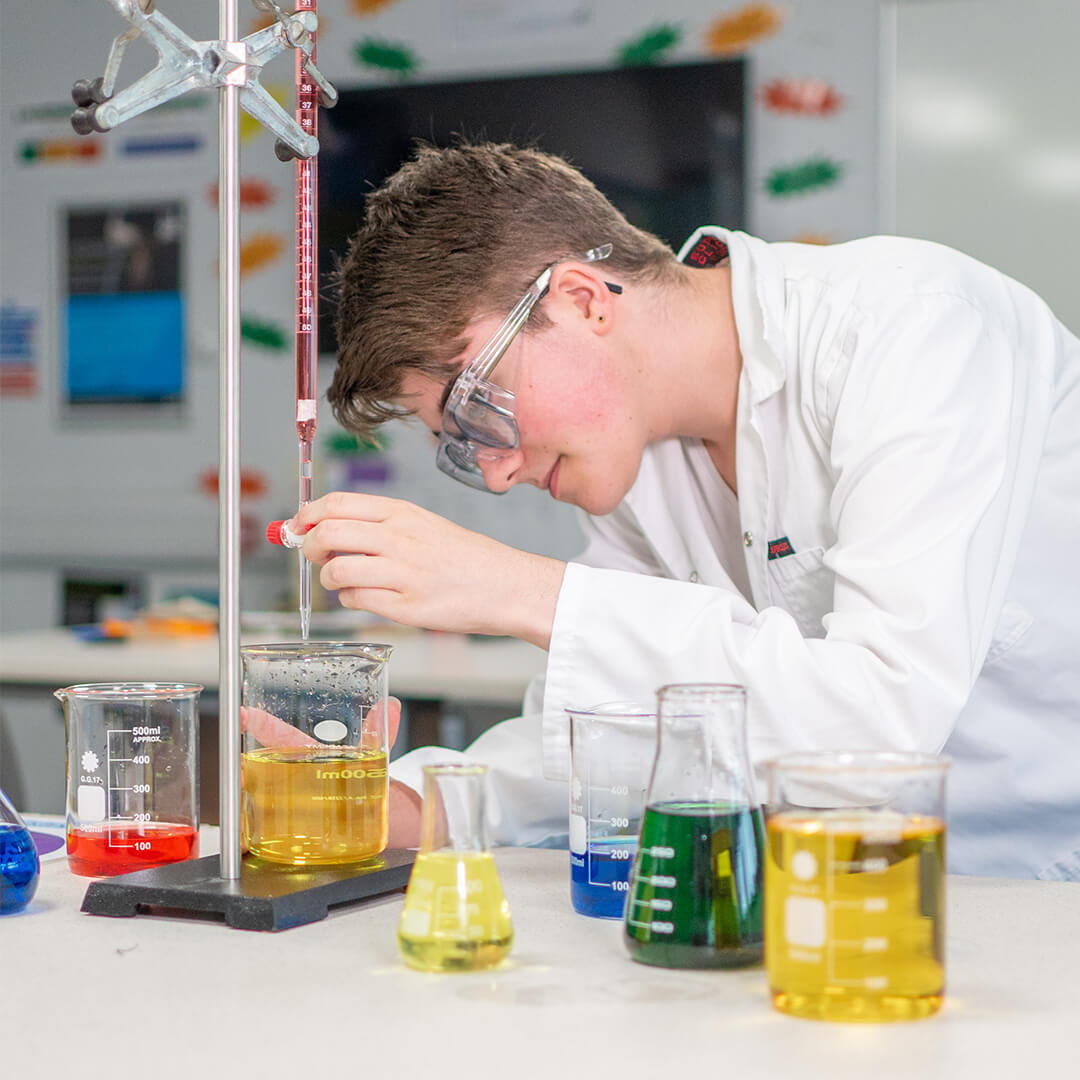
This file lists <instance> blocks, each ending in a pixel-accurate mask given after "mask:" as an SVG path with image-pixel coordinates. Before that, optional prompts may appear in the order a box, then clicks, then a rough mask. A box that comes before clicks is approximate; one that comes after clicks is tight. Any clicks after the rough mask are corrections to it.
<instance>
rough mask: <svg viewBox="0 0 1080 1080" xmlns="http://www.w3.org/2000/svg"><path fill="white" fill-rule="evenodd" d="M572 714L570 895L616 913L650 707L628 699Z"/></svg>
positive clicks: (637, 811)
mask: <svg viewBox="0 0 1080 1080" xmlns="http://www.w3.org/2000/svg"><path fill="white" fill-rule="evenodd" d="M566 712H567V714H568V715H569V717H570V902H571V903H572V904H573V906H574V910H575V911H577V912H579V913H580V914H582V915H591V916H593V917H594V918H600V919H621V918H622V917H623V915H624V914H625V911H626V894H627V892H628V891H629V888H630V867H631V865H632V863H633V860H634V856H635V855H636V854H637V848H638V833H640V832H641V815H642V813H643V812H644V809H645V789H646V788H647V787H648V785H649V774H650V773H651V771H652V764H653V760H654V758H655V757H656V713H655V711H654V710H653V709H651V708H646V707H645V706H644V705H636V704H634V703H633V702H625V701H620V702H611V703H608V704H604V705H597V706H594V707H593V708H591V709H567V710H566Z"/></svg>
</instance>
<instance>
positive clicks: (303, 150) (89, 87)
mask: <svg viewBox="0 0 1080 1080" xmlns="http://www.w3.org/2000/svg"><path fill="white" fill-rule="evenodd" d="M107 2H108V3H110V4H111V5H112V6H113V7H114V8H115V9H116V11H117V12H118V13H119V14H120V15H121V16H122V17H123V18H125V19H126V20H127V21H128V22H129V23H130V24H131V25H130V26H129V27H128V29H127V30H125V31H124V32H123V33H122V34H119V35H118V36H117V37H116V38H115V40H114V41H113V43H112V47H111V48H110V49H109V56H108V59H107V60H106V63H105V74H104V75H103V76H101V77H100V78H96V79H79V80H78V81H77V82H76V83H75V85H74V86H73V87H72V88H71V97H72V100H73V101H74V102H75V105H76V109H75V111H74V113H73V114H72V117H71V126H72V127H73V128H74V129H75V131H76V132H78V134H80V135H89V134H90V133H91V132H95V131H96V132H105V131H110V130H111V129H112V128H114V127H117V126H118V125H119V124H122V123H124V121H126V120H130V119H131V118H132V117H135V116H138V115H140V114H141V113H144V112H147V111H148V110H150V109H153V108H154V107H155V106H157V105H161V104H163V103H164V102H166V101H171V100H172V99H173V98H176V97H179V96H180V95H181V94H185V93H187V92H188V91H189V90H195V89H201V88H208V87H209V88H213V89H218V88H220V87H223V86H237V87H239V89H240V93H239V102H240V107H241V108H242V109H243V110H244V111H245V112H246V113H248V115H250V116H252V117H253V118H254V119H256V120H258V121H259V123H261V124H262V125H263V127H265V128H266V129H267V130H269V131H270V132H272V133H273V134H274V135H275V136H276V137H277V143H276V146H277V147H278V148H279V149H277V155H278V157H279V158H281V160H289V159H290V158H301V159H308V158H312V157H314V156H315V155H316V154H317V153H318V152H319V140H318V139H317V138H316V137H315V136H314V135H310V134H308V133H307V132H305V131H304V129H303V128H302V127H301V126H300V124H299V123H297V121H296V120H295V118H294V117H292V116H290V115H289V113H288V112H286V110H285V109H283V108H282V107H281V106H280V105H279V104H278V103H277V102H276V101H275V100H274V99H273V97H272V96H271V95H270V93H269V91H267V90H266V89H265V87H263V86H262V85H261V84H260V82H259V76H260V75H261V74H262V69H263V66H264V65H265V64H266V63H268V62H269V61H270V60H272V59H273V58H274V57H275V56H277V55H278V54H279V53H281V52H284V51H285V50H286V49H297V50H299V51H300V52H301V53H302V54H303V56H304V61H303V64H304V69H305V71H307V72H308V74H309V75H310V77H311V79H312V81H313V82H315V83H316V85H317V86H318V88H319V98H320V103H321V104H323V105H324V106H327V107H329V106H330V105H333V104H336V102H337V97H338V95H337V91H336V90H335V89H334V87H333V86H331V84H330V83H329V82H328V81H327V80H326V78H325V77H324V76H323V75H322V73H321V72H320V71H319V70H318V68H316V66H315V64H314V63H313V62H312V60H311V53H312V35H313V34H314V33H315V31H316V30H317V29H318V25H319V18H318V15H317V14H316V13H315V12H314V11H296V12H293V13H291V14H288V13H286V12H284V11H283V10H282V9H281V8H280V7H278V5H277V4H275V3H273V0H254V4H255V7H256V8H257V9H258V10H260V11H264V12H272V13H273V15H274V22H273V23H271V24H270V25H269V26H267V27H264V28H263V29H262V30H257V31H255V33H253V34H249V35H248V36H247V37H245V38H242V39H241V40H239V41H195V40H194V39H193V38H191V37H190V36H189V35H188V34H186V33H184V31H183V30H181V29H180V28H179V27H178V26H177V25H176V24H175V23H173V22H172V21H171V20H170V19H168V18H167V17H166V16H165V15H163V14H162V13H161V12H160V11H157V10H156V7H155V0H107ZM139 37H143V38H145V39H146V40H147V42H149V44H150V45H152V46H153V47H154V49H155V51H156V52H157V55H158V62H157V65H156V66H155V67H154V68H153V69H152V70H151V71H149V72H147V73H146V74H145V75H142V76H141V77H140V78H138V79H136V80H135V81H134V82H133V83H131V84H130V85H129V86H127V87H125V88H124V89H123V90H120V91H117V89H116V84H117V78H118V75H119V71H120V63H121V61H122V60H123V57H124V52H125V50H126V49H127V47H128V45H130V44H131V42H132V41H134V40H135V39H136V38H139ZM282 147H283V148H285V149H286V150H287V153H286V154H285V156H283V152H282V149H280V148H282Z"/></svg>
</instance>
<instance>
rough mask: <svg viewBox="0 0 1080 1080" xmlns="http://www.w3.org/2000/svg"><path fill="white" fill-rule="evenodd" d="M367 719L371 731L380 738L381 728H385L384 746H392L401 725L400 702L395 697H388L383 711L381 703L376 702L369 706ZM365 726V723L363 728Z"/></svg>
mask: <svg viewBox="0 0 1080 1080" xmlns="http://www.w3.org/2000/svg"><path fill="white" fill-rule="evenodd" d="M367 719H368V722H369V724H370V727H371V729H372V730H373V731H375V732H377V733H378V734H379V735H380V736H381V735H382V730H383V728H384V727H385V728H386V745H387V746H393V745H394V740H395V739H396V738H397V733H398V726H399V725H400V723H401V702H400V701H398V699H397V698H396V697H388V698H387V699H386V707H385V709H384V708H383V703H382V702H381V701H379V702H376V703H375V704H374V705H372V706H371V712H369V713H368V716H367ZM367 726H369V725H368V724H367V723H366V724H365V727H367Z"/></svg>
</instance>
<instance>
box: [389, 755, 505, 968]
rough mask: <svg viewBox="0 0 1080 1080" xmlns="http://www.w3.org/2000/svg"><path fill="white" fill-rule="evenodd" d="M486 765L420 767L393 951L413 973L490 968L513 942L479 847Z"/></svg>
mask: <svg viewBox="0 0 1080 1080" xmlns="http://www.w3.org/2000/svg"><path fill="white" fill-rule="evenodd" d="M486 777H487V766H486V765H425V766H424V803H423V809H422V811H421V818H420V850H419V853H418V854H417V856H416V862H415V864H414V865H413V870H412V875H411V877H410V878H409V887H408V889H407V890H406V893H405V907H404V909H403V910H402V912H401V922H400V924H399V926H398V949H399V950H400V952H401V956H402V958H403V959H404V961H405V963H406V964H408V965H409V966H410V967H414V968H419V969H420V970H421V971H480V970H483V969H485V968H491V967H495V965H497V964H499V963H501V962H502V960H503V959H504V958H505V957H506V956H507V955H508V954H509V952H510V947H511V945H512V944H513V941H514V929H513V926H512V924H511V922H510V905H509V904H508V903H507V902H506V897H505V896H504V895H503V890H502V884H501V882H500V881H499V874H498V871H497V870H496V868H495V859H494V857H493V856H492V854H491V850H490V848H489V846H488V840H487V824H486V821H485V816H484V784H485V781H486Z"/></svg>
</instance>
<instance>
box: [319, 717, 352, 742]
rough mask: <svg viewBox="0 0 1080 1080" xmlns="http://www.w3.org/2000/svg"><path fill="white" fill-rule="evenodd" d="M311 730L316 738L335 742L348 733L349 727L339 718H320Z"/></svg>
mask: <svg viewBox="0 0 1080 1080" xmlns="http://www.w3.org/2000/svg"><path fill="white" fill-rule="evenodd" d="M311 731H312V734H313V735H314V736H315V738H316V739H322V741H323V742H337V741H338V740H339V739H344V738H345V736H346V735H348V733H349V729H348V728H347V727H346V726H345V724H343V723H342V722H341V721H340V720H320V721H319V722H318V723H317V724H316V725H315V726H314V727H313V728H312V729H311Z"/></svg>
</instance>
